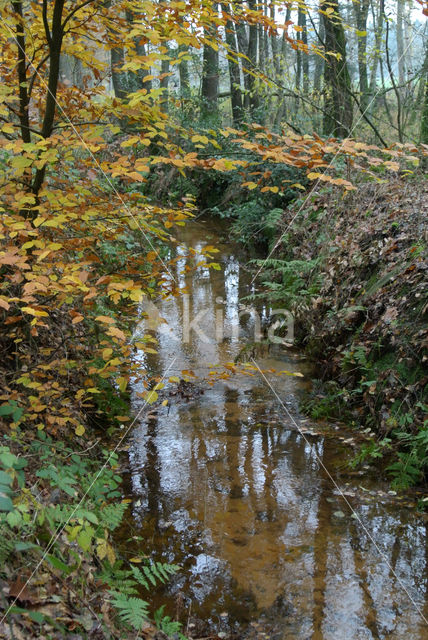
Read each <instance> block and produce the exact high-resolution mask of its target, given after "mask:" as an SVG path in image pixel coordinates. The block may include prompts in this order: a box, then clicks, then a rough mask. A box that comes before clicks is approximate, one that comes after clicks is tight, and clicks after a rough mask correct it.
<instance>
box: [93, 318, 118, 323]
mask: <svg viewBox="0 0 428 640" xmlns="http://www.w3.org/2000/svg"><path fill="white" fill-rule="evenodd" d="M95 320H97V321H98V322H104V324H114V320H113V318H110V316H97V317H96V318H95Z"/></svg>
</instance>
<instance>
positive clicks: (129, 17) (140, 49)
mask: <svg viewBox="0 0 428 640" xmlns="http://www.w3.org/2000/svg"><path fill="white" fill-rule="evenodd" d="M137 18H138V14H137V13H135V12H134V11H131V10H128V11H127V12H126V21H127V23H128V25H129V29H130V30H131V29H132V27H133V24H134V22H135V21H136V19H137ZM134 47H135V53H136V54H137V56H138V57H139V58H145V57H146V47H145V45H144V43H143V42H142V41H141V37H139V36H138V37H136V38H134ZM149 73H150V69H146V68H144V67H142V68H140V69H138V71H137V72H136V73H132V72H130V73H128V90H129V92H131V91H138V90H139V89H143V88H144V89H147V91H150V90H151V88H152V83H151V81H147V82H145V78H146V76H148V75H149Z"/></svg>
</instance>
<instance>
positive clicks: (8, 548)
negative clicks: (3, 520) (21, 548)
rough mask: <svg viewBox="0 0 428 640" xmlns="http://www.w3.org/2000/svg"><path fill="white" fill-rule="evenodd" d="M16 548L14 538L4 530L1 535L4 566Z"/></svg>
mask: <svg viewBox="0 0 428 640" xmlns="http://www.w3.org/2000/svg"><path fill="white" fill-rule="evenodd" d="M14 549H15V544H14V542H13V540H9V538H7V537H6V536H5V532H4V531H2V535H1V536H0V566H3V567H4V565H5V563H6V560H7V559H8V557H9V556H10V554H11V553H12V551H13V550H14Z"/></svg>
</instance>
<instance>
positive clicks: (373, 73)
mask: <svg viewBox="0 0 428 640" xmlns="http://www.w3.org/2000/svg"><path fill="white" fill-rule="evenodd" d="M384 3H385V0H379V11H378V15H377V21H376V20H375V17H376V14H375V7H376V3H375V2H373V3H372V12H373V24H375V22H377V25H376V28H375V43H374V49H375V50H374V58H373V64H372V67H371V77H370V90H369V91H370V95H371V96H374V95H375V93H376V76H377V70H378V66H379V60H380V51H381V44H382V35H383V14H384Z"/></svg>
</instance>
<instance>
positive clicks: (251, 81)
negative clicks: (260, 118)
mask: <svg viewBox="0 0 428 640" xmlns="http://www.w3.org/2000/svg"><path fill="white" fill-rule="evenodd" d="M248 7H249V9H251V10H252V11H256V9H257V2H256V0H248ZM257 41H258V27H257V24H250V28H249V35H248V52H247V56H248V58H249V60H250V65H251V69H252V70H253V73H255V71H256V68H257ZM248 85H249V91H250V115H251V117H254V112H255V111H256V109H257V108H258V106H259V97H258V95H257V89H256V79H255V77H254V75H253V74H249V75H248Z"/></svg>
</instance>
